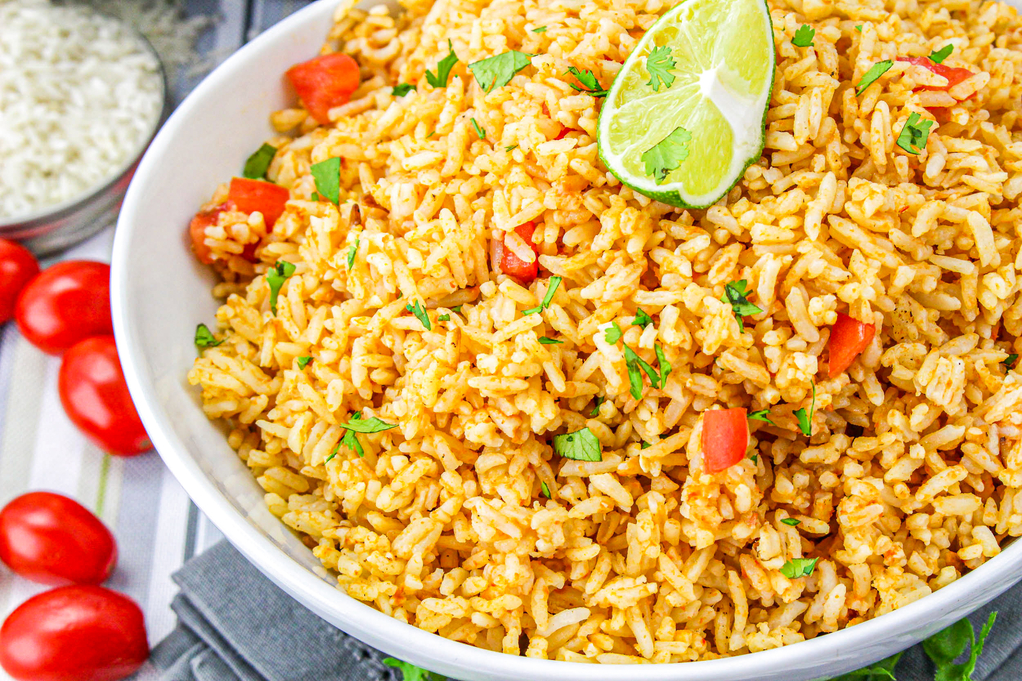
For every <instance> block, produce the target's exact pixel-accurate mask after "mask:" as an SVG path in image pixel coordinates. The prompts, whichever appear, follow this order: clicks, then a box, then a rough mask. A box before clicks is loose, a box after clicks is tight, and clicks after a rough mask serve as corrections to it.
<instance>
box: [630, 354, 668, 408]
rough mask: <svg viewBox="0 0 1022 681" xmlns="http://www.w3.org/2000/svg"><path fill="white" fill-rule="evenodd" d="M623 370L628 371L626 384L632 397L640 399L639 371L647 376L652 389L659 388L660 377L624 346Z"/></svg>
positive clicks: (640, 382)
mask: <svg viewBox="0 0 1022 681" xmlns="http://www.w3.org/2000/svg"><path fill="white" fill-rule="evenodd" d="M625 368H626V369H628V383H629V387H630V391H629V392H631V394H632V397H634V398H635V399H637V400H641V399H642V374H641V373H639V371H640V370H641V371H642V372H644V373H645V374H646V375H647V376H649V382H650V384H651V385H652V386H653V387H654V388H658V387H660V376H659V375H658V374H657V373H656V372H655V371H654V370H653V367H651V366H650V365H649V364H647V363H646V362H645V361H644V360H643V359H642V358H641V357H639V355H638V354H636V352H635V351H634V350H632V349H631V348H630V347H628V346H627V345H626V346H625Z"/></svg>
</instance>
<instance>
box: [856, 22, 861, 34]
mask: <svg viewBox="0 0 1022 681" xmlns="http://www.w3.org/2000/svg"><path fill="white" fill-rule="evenodd" d="M855 30H856V31H858V32H859V33H862V24H859V25H858V26H856V27H855Z"/></svg>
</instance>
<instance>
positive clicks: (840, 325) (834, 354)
mask: <svg viewBox="0 0 1022 681" xmlns="http://www.w3.org/2000/svg"><path fill="white" fill-rule="evenodd" d="M876 328H877V327H876V325H874V324H866V323H864V322H860V321H859V320H858V319H853V318H852V317H849V316H848V315H846V314H842V313H841V312H838V313H837V321H836V322H834V326H832V327H830V340H829V341H827V346H828V348H829V349H830V358H829V360H828V364H829V366H828V367H827V374H828V375H829V376H830V377H831V378H837V377H838V376H840V375H841V374H842V373H844V371H845V370H846V369H848V367H850V366H852V362H854V361H855V358H856V357H858V356H859V355H860V354H861V353H862V351H863V350H865V349H866V346H868V345H869V344H870V341H872V340H873V335H874V334H875V333H876Z"/></svg>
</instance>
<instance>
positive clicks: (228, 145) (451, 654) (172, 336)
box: [112, 0, 1022, 681]
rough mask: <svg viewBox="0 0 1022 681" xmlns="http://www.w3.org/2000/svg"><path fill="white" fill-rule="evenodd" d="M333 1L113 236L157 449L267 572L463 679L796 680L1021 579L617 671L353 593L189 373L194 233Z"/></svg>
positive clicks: (1002, 569) (850, 660)
mask: <svg viewBox="0 0 1022 681" xmlns="http://www.w3.org/2000/svg"><path fill="white" fill-rule="evenodd" d="M335 7H336V3H335V1H334V0H320V2H317V3H315V4H313V5H311V6H309V7H307V8H305V9H304V10H302V11H300V12H298V13H297V14H295V15H293V16H291V17H290V18H288V19H286V20H284V21H283V22H281V24H278V25H277V26H276V27H274V28H273V29H271V30H269V31H267V32H266V33H264V34H263V35H262V36H260V37H259V38H257V39H256V40H255V41H253V42H252V43H250V44H249V45H247V46H246V47H244V48H243V49H242V50H240V51H239V52H238V53H237V54H235V55H234V56H233V57H231V58H230V59H229V60H228V61H227V62H226V63H225V64H224V65H222V66H221V67H220V68H219V69H217V70H216V71H215V72H214V73H213V74H212V75H211V76H210V77H208V78H207V79H206V80H205V81H204V82H203V83H202V84H201V85H200V86H199V87H198V88H197V89H196V90H195V92H193V93H192V95H190V96H189V98H188V99H187V100H185V102H184V103H183V104H182V105H181V106H180V107H179V108H178V110H177V112H176V113H175V114H174V115H173V116H172V117H171V118H170V120H169V121H168V123H167V124H166V125H165V127H164V128H163V130H162V131H161V132H160V133H159V135H158V136H157V137H156V139H155V141H154V142H153V143H152V145H151V146H150V148H149V150H148V152H147V153H146V155H145V157H144V159H143V160H142V162H141V164H140V165H139V168H138V170H137V172H136V175H135V178H134V180H133V182H132V184H131V187H130V188H129V191H128V194H127V197H126V200H125V203H124V206H123V209H122V212H121V216H120V220H119V223H118V229H117V234H116V239H115V244H114V255H113V280H112V292H113V293H112V298H113V313H114V327H115V331H116V336H117V344H118V348H119V351H120V354H121V362H122V364H123V366H124V371H125V376H126V378H127V380H128V385H129V388H130V389H131V393H132V396H133V398H134V400H135V404H136V405H137V407H138V409H139V413H140V415H141V416H142V419H143V421H144V422H145V425H146V428H147V430H148V431H149V434H150V436H151V437H152V439H153V442H154V444H155V445H156V448H157V449H158V450H159V452H160V454H161V456H162V457H163V458H164V460H165V461H166V463H167V465H168V466H169V467H170V469H171V471H172V472H173V473H174V474H175V475H176V476H177V478H178V479H179V480H180V481H181V483H182V485H183V486H184V487H185V489H186V490H187V491H188V493H189V494H190V496H191V497H192V498H193V499H194V500H195V502H196V503H197V504H198V505H199V507H200V508H202V510H203V511H204V512H205V513H206V514H207V515H208V516H209V517H210V519H211V520H212V521H213V522H214V523H215V524H216V525H217V526H218V527H219V528H220V529H221V530H222V531H223V532H224V534H225V535H226V536H227V537H228V539H230V541H231V542H232V543H233V544H234V545H235V546H236V547H237V548H238V549H239V550H240V551H241V552H242V553H244V554H245V555H246V556H247V557H248V558H249V560H251V561H252V562H253V563H254V564H255V565H256V566H257V567H258V568H259V569H260V570H262V571H263V572H264V573H265V574H266V575H267V576H268V577H269V578H270V579H272V580H273V581H274V582H276V583H277V584H278V585H279V586H280V587H281V588H283V589H284V590H285V591H287V592H288V593H290V594H291V595H292V596H293V597H295V598H296V599H297V600H299V601H300V602H301V603H303V604H304V605H305V606H306V607H308V608H310V609H311V610H313V611H314V612H316V613H317V614H319V615H320V616H322V617H324V618H325V619H327V620H328V621H330V622H331V623H333V624H335V625H336V626H338V627H339V628H341V629H343V630H345V631H347V632H348V633H350V634H352V635H354V636H356V637H358V638H359V639H361V640H363V641H365V642H366V643H368V644H370V645H372V646H375V647H377V648H380V649H382V650H384V651H385V652H387V653H389V654H391V655H394V656H396V657H399V658H402V659H406V660H408V661H410V662H413V663H415V664H418V665H421V666H424V667H427V668H429V669H432V670H435V671H438V672H440V673H443V674H446V675H448V676H450V677H452V678H457V679H464V680H466V681H513V680H516V679H523V678H528V679H532V680H533V681H626V680H627V681H667V680H668V679H685V680H688V681H731V680H733V681H738V680H743V679H749V678H757V679H762V680H764V681H770V680H774V681H800V680H806V679H815V678H829V677H832V676H836V675H838V674H841V673H843V672H846V671H849V670H851V669H855V668H859V667H862V666H863V665H865V664H868V663H870V662H872V661H875V660H878V659H881V658H883V657H886V656H888V655H890V654H892V653H894V652H896V651H898V650H901V649H903V648H905V647H908V646H909V645H911V644H913V643H915V642H916V641H918V640H920V639H921V638H923V637H925V636H929V635H931V634H933V633H935V632H936V631H938V630H939V629H941V628H943V627H944V626H947V625H948V624H950V623H951V622H953V621H954V620H955V619H958V618H960V617H962V616H963V615H965V614H966V613H967V612H969V611H971V610H973V609H975V608H977V607H979V606H980V605H982V604H983V603H985V602H987V601H989V600H990V599H992V598H993V597H995V596H996V595H997V594H999V593H1001V592H1002V591H1004V590H1005V589H1007V588H1008V587H1009V586H1010V585H1011V584H1012V583H1014V582H1015V581H1016V580H1017V579H1018V576H1022V544H1020V543H1015V544H1013V545H1011V546H1009V547H1007V549H1006V550H1005V551H1004V552H1003V554H1002V555H1001V556H999V557H997V558H996V559H994V560H992V561H990V562H989V563H987V564H986V565H984V566H983V567H981V568H980V569H979V570H976V571H974V572H972V573H970V574H969V575H966V576H965V577H963V578H962V579H961V580H959V581H957V582H955V583H954V584H952V585H951V586H948V587H946V588H945V589H943V590H941V591H939V592H937V593H936V594H934V595H931V596H928V597H927V598H924V599H922V600H921V601H918V602H916V603H913V604H911V605H909V606H906V607H904V608H902V609H900V610H898V611H895V612H894V613H891V614H889V615H885V616H884V617H881V618H878V619H876V620H872V621H869V622H866V623H864V624H861V625H858V626H855V627H852V628H850V629H846V630H843V631H840V632H837V633H835V634H829V635H827V636H822V637H818V638H816V639H813V640H811V641H807V642H805V643H799V644H796V645H793V646H788V647H785V648H781V649H776V650H770V651H766V652H762V653H755V654H752V655H746V656H741V657H736V658H728V659H723V660H717V661H711V662H697V663H687V664H681V665H643V666H641V667H615V666H606V665H604V666H600V665H579V664H571V663H563V662H551V661H543V660H533V659H527V658H521V657H512V656H506V655H502V654H498V653H492V652H488V651H484V650H481V649H478V648H473V647H470V646H467V645H464V644H461V643H456V642H453V641H449V640H446V639H442V638H440V637H438V636H435V635H433V634H429V633H426V632H424V631H421V630H419V629H416V628H414V627H411V626H409V625H405V624H402V623H400V622H398V621H396V620H393V619H391V618H389V617H387V616H385V615H383V614H382V613H379V612H377V611H376V610H373V609H371V608H369V607H367V606H365V605H363V604H361V603H359V602H357V601H355V600H353V599H351V598H349V597H348V596H347V595H345V594H343V593H342V592H341V591H339V590H338V589H336V588H335V587H334V584H335V582H334V580H333V579H332V578H331V577H330V575H328V574H327V573H326V571H325V570H324V569H323V568H322V567H321V566H320V564H319V561H318V560H317V559H316V558H315V557H314V556H313V555H312V553H311V552H310V551H309V550H308V549H307V548H306V547H305V546H304V545H303V544H302V543H301V542H300V541H299V540H298V539H297V538H296V537H295V536H294V535H293V534H292V533H291V532H290V531H289V530H288V529H286V527H285V526H284V525H283V524H282V523H281V522H280V521H279V520H277V519H276V518H275V517H273V516H272V515H271V514H270V513H269V511H268V510H267V509H266V507H265V506H264V504H263V492H262V489H261V488H260V487H259V486H258V484H257V483H256V482H255V480H254V479H253V477H252V475H251V474H250V472H249V470H248V469H247V468H246V467H245V466H244V464H243V463H242V462H241V461H239V459H238V458H237V456H236V455H235V454H234V452H233V451H232V450H231V449H230V447H229V446H228V445H227V443H226V441H225V438H224V432H223V430H222V429H221V428H220V427H219V426H217V425H215V424H213V423H211V422H210V421H208V420H207V419H206V417H205V416H204V414H203V412H202V410H201V408H200V402H199V396H198V392H197V390H196V389H193V388H192V387H191V386H189V385H188V383H187V380H186V374H187V372H188V370H189V368H190V367H191V365H192V362H193V360H194V358H195V348H194V346H193V345H192V335H193V332H194V329H195V326H196V325H197V324H199V323H206V324H211V323H213V321H214V313H215V311H216V309H217V306H218V302H217V301H216V300H214V299H213V297H212V295H211V292H210V290H211V288H212V285H213V284H214V276H213V274H212V273H211V272H210V271H209V269H208V268H206V267H204V266H202V265H200V264H199V263H198V262H197V261H196V260H195V259H194V258H193V257H192V254H191V251H190V249H189V246H188V240H187V237H186V226H187V225H188V222H189V220H190V218H191V217H192V215H193V214H194V212H195V211H196V209H197V207H198V206H199V205H200V204H202V203H203V202H204V201H206V200H207V199H208V197H209V196H210V195H211V193H212V191H213V189H214V188H215V187H216V186H217V184H218V183H220V182H223V181H225V180H226V179H228V178H229V177H231V176H232V175H234V174H237V173H238V172H239V171H240V169H241V166H242V164H243V163H244V160H245V159H246V158H247V157H248V155H249V154H251V153H252V151H254V150H255V149H257V148H258V147H259V145H260V144H261V143H262V142H263V141H264V140H265V139H266V138H267V137H269V136H270V135H271V134H273V133H272V130H271V129H270V127H269V123H268V115H269V113H270V112H272V111H273V110H275V109H278V108H282V107H284V106H287V105H289V104H291V103H292V102H293V99H292V96H293V95H292V93H291V92H290V90H289V88H288V87H287V86H286V84H285V82H284V79H283V75H282V74H283V71H284V70H285V69H286V68H287V67H288V66H289V65H291V64H294V63H296V62H299V61H303V60H305V59H308V58H310V57H311V56H314V55H315V54H317V52H318V49H319V46H320V44H321V43H322V41H323V39H324V36H325V35H326V34H327V31H328V29H329V27H330V25H331V17H332V14H333V12H334V9H335Z"/></svg>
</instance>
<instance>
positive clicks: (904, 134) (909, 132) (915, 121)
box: [896, 111, 936, 156]
mask: <svg viewBox="0 0 1022 681" xmlns="http://www.w3.org/2000/svg"><path fill="white" fill-rule="evenodd" d="M934 123H936V121H932V120H930V119H929V118H923V117H922V116H920V115H919V114H918V113H916V112H915V111H913V112H912V113H910V114H909V116H908V120H907V121H905V127H903V128H902V129H901V134H900V135H898V141H897V143H896V144H897V145H898V146H899V147H901V148H902V149H904V150H905V151H907V152H908V153H910V154H915V155H916V156H918V155H919V154H920V152H922V150H923V149H925V148H926V140H928V139H929V138H930V128H932V127H933V125H934Z"/></svg>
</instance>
